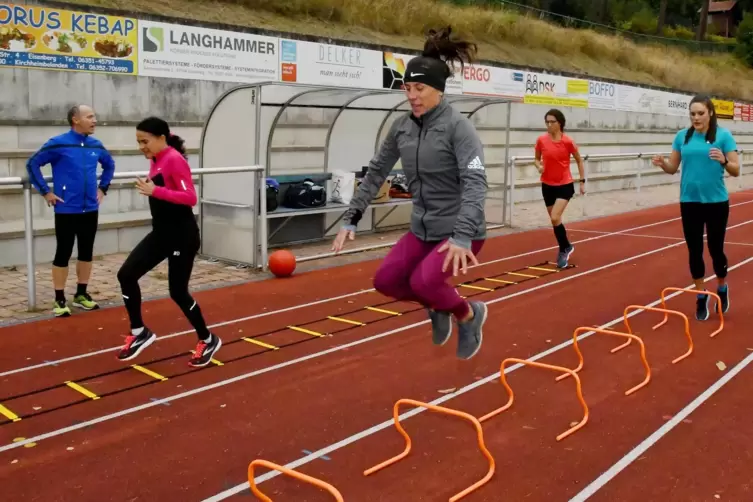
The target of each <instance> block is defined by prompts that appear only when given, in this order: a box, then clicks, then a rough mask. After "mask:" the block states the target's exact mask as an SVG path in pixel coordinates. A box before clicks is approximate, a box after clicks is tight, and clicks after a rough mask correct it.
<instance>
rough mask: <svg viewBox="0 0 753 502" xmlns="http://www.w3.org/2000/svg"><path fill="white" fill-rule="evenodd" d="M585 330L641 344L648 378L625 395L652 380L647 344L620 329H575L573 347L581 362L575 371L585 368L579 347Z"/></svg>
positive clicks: (642, 358)
mask: <svg viewBox="0 0 753 502" xmlns="http://www.w3.org/2000/svg"><path fill="white" fill-rule="evenodd" d="M584 331H593V332H594V333H600V334H603V335H613V336H622V337H625V338H627V339H628V341H629V340H637V341H638V343H639V344H640V346H641V360H642V361H643V367H644V368H646V378H645V379H644V380H643V382H641V383H639V384H638V385H636V386H635V387H633V388H632V389H629V390H626V391H625V395H626V396H629V395H630V394H632V393H633V392H635V391H637V390H638V389H640V388H641V387H645V386H646V385H648V382H650V381H651V367H650V366H649V365H648V361H647V360H646V346H645V345H644V344H643V340H641V339H640V338H639V337H637V336H635V335H633V334H628V333H621V332H619V331H611V330H608V329H601V328H592V327H588V326H581V327H580V328H576V329H575V331H573V347H575V353H576V354H578V358H579V359H580V362H579V363H578V367H577V368H575V369H573V372H574V373H577V372H579V371H580V370H582V369H583V354H582V353H581V352H580V348H579V347H578V334H580V333H583V332H584ZM612 351H613V352H614V349H612ZM569 376H570V373H563V374H562V375H560V376H558V377H557V378H556V380H557V381H558V382H559V381H560V380H563V379H565V378H567V377H569Z"/></svg>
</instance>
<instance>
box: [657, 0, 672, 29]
mask: <svg viewBox="0 0 753 502" xmlns="http://www.w3.org/2000/svg"><path fill="white" fill-rule="evenodd" d="M668 3H669V0H661V4H660V5H659V21H658V22H657V23H656V34H657V35H661V34H662V32H663V31H664V25H665V24H666V23H667V4H668Z"/></svg>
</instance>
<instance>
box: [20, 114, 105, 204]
mask: <svg viewBox="0 0 753 502" xmlns="http://www.w3.org/2000/svg"><path fill="white" fill-rule="evenodd" d="M47 164H51V165H52V178H53V180H52V182H53V191H54V193H55V195H57V196H58V197H60V198H61V199H63V202H60V201H57V203H56V204H55V205H54V206H53V207H54V208H55V212H56V213H69V214H70V213H87V212H91V211H97V210H98V209H99V204H98V203H97V188H101V189H102V191H103V192H105V193H106V192H107V188H108V187H109V186H110V182H111V181H112V177H113V174H114V173H115V161H114V160H113V159H112V157H111V156H110V153H109V152H108V151H107V150H106V149H105V147H104V145H103V144H102V142H101V141H99V140H98V139H95V138H92V137H91V136H85V135H83V134H79V133H77V132H76V131H74V130H73V129H71V130H70V131H68V132H66V133H64V134H61V135H59V136H55V137H53V138H51V139H50V140H48V141H47V143H45V144H44V145H43V146H42V148H40V149H39V151H37V152H36V153H35V154H34V155H32V156H31V158H30V159H29V161H28V162H27V163H26V170H27V171H28V173H29V181H30V182H31V184H32V186H33V187H34V188H36V189H37V190H38V191H39V193H41V194H42V195H45V194H47V192H49V191H50V189H49V187H48V186H47V182H46V181H45V180H44V177H43V175H42V166H44V165H47ZM97 164H102V179H101V180H100V182H99V184H97Z"/></svg>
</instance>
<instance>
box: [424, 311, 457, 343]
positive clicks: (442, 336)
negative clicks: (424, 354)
mask: <svg viewBox="0 0 753 502" xmlns="http://www.w3.org/2000/svg"><path fill="white" fill-rule="evenodd" d="M429 319H431V336H432V340H433V341H434V345H444V344H445V343H447V340H449V339H450V337H451V336H452V317H451V316H450V314H448V313H447V312H437V311H436V310H429Z"/></svg>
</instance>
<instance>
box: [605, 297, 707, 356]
mask: <svg viewBox="0 0 753 502" xmlns="http://www.w3.org/2000/svg"><path fill="white" fill-rule="evenodd" d="M630 310H650V311H651V312H663V313H664V315H665V316H666V315H667V314H674V315H677V316H680V317H682V319H683V321H685V336H686V337H687V338H688V351H687V352H686V353H684V354H683V355H681V356H679V357H677V358H675V359H674V360H673V361H672V364H677V363H678V362H679V361H682V360H683V359H685V358H686V357H688V356H689V355H690V354H692V353H693V339H692V338H691V337H690V322H688V316H686V315H685V314H683V313H682V312H678V311H676V310H668V309H659V308H656V307H646V306H643V305H628V306H627V307H625V311H624V313H623V317H624V322H625V326H626V327H627V330H628V333H630V334H632V333H633V330H632V329H630V322H628V312H629V311H630ZM654 328H656V326H654ZM631 341H632V340H628V341H627V343H625V344H623V345H620V346H619V347H616V348H614V349H612V352H617V351H618V350H622V349H623V348H625V347H627V346H628V345H630V342H631Z"/></svg>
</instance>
